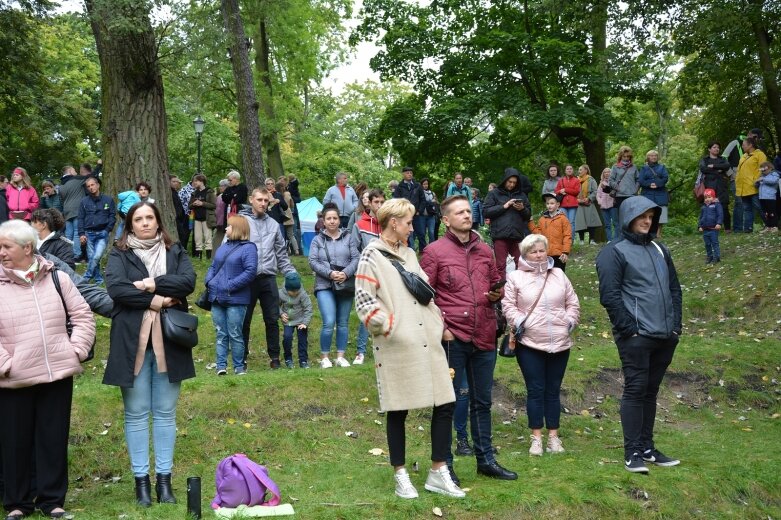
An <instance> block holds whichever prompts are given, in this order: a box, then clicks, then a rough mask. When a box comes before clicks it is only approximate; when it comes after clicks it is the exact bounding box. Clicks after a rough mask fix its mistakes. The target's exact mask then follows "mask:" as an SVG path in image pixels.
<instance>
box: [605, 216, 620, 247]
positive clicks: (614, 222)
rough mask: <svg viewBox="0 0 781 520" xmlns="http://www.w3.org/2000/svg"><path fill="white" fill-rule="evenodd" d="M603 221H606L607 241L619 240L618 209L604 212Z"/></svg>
mask: <svg viewBox="0 0 781 520" xmlns="http://www.w3.org/2000/svg"><path fill="white" fill-rule="evenodd" d="M602 219H603V220H604V221H605V236H606V238H607V241H608V242H610V241H611V240H615V239H616V238H618V208H608V209H603V210H602Z"/></svg>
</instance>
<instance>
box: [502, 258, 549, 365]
mask: <svg viewBox="0 0 781 520" xmlns="http://www.w3.org/2000/svg"><path fill="white" fill-rule="evenodd" d="M549 274H550V271H548V272H546V273H545V280H543V281H542V288H541V289H540V293H539V294H538V295H537V299H535V300H534V303H532V305H531V307H529V310H528V311H527V312H526V317H527V318H528V317H529V316H530V315H531V313H532V311H533V310H534V308H535V307H536V306H537V303H538V302H539V301H540V298H541V297H542V292H543V291H544V290H545V284H546V283H547V282H548V275H549ZM525 322H526V320H523V322H522V323H521V324H520V325H518V326H517V327H515V326H513V327H511V328H510V332H509V333H507V334H505V335H504V338H502V344H501V345H500V346H499V355H500V356H502V357H515V355H516V354H515V353H516V352H517V350H518V349H517V346H518V345H520V344H521V341H522V340H523V334H524V332H526V327H525V326H524V323H525ZM510 336H512V339H513V347H512V348H510Z"/></svg>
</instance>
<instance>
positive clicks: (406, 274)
mask: <svg viewBox="0 0 781 520" xmlns="http://www.w3.org/2000/svg"><path fill="white" fill-rule="evenodd" d="M380 253H382V254H383V256H385V258H387V259H388V261H390V263H391V265H393V267H395V268H396V270H397V271H398V272H399V274H400V275H401V281H402V282H404V287H406V288H407V290H408V291H409V292H410V294H412V296H414V297H415V299H416V300H417V301H418V303H420V304H421V305H428V304H429V303H431V300H432V299H433V298H434V297H435V296H436V295H437V292H436V291H435V290H434V288H433V287H431V286H430V285H429V284H428V282H426V280H424V279H423V278H421V277H420V275H418V274H417V273H413V272H410V271H407V270H406V269H404V268H403V267H402V266H401V264H400V263H399V261H398V260H396V259H395V258H393V257H392V256H391V254H390V253H388V252H387V251H382V250H380Z"/></svg>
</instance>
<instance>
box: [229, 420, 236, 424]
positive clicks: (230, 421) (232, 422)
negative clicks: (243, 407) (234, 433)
mask: <svg viewBox="0 0 781 520" xmlns="http://www.w3.org/2000/svg"><path fill="white" fill-rule="evenodd" d="M228 424H236V419H228Z"/></svg>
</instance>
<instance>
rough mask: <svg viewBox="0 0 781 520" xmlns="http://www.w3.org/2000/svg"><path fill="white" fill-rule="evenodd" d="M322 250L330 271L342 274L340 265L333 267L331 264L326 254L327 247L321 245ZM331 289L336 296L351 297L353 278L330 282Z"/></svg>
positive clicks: (328, 255)
mask: <svg viewBox="0 0 781 520" xmlns="http://www.w3.org/2000/svg"><path fill="white" fill-rule="evenodd" d="M323 249H324V250H325V257H326V258H327V259H328V265H329V267H330V268H331V271H339V272H343V271H344V267H343V266H340V265H334V264H332V263H331V255H330V254H328V246H327V245H326V244H325V242H324V243H323ZM331 288H333V290H334V292H335V293H336V294H343V295H353V294H355V276H348V277H347V279H346V280H345V281H343V282H335V281H333V280H331Z"/></svg>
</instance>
